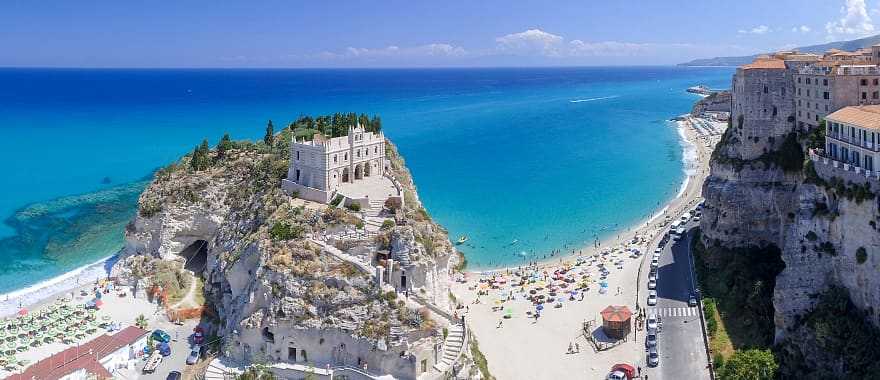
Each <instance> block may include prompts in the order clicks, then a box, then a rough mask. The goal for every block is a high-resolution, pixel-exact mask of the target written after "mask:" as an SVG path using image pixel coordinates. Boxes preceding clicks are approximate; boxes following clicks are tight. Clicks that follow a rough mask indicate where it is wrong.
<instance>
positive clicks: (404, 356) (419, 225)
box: [113, 114, 480, 379]
mask: <svg viewBox="0 0 880 380" xmlns="http://www.w3.org/2000/svg"><path fill="white" fill-rule="evenodd" d="M322 120H325V121H326V122H327V123H326V126H324V125H322V123H321V121H322ZM361 124H363V125H364V127H362V126H361ZM316 128H318V129H316ZM323 130H326V132H327V133H325V132H324V131H323ZM364 136H369V140H370V141H374V139H380V140H375V141H374V142H376V143H377V144H381V146H382V151H381V153H380V152H379V151H378V149H376V150H375V152H373V153H372V154H373V155H372V156H371V157H373V158H372V160H371V161H369V162H367V164H364V165H368V164H371V163H372V164H375V165H376V166H374V167H372V172H371V168H367V167H365V166H361V164H360V163H359V162H358V161H356V160H355V154H356V155H357V157H360V156H361V149H360V148H358V147H360V145H359V144H357V143H355V142H356V141H359V140H360V139H361V138H363V137H364ZM306 142H308V144H310V146H315V145H316V144H318V145H322V144H326V146H327V147H329V146H332V144H347V143H348V142H352V145H351V146H348V145H346V147H347V149H350V151H351V152H352V155H351V157H349V156H348V154H347V153H346V155H345V158H344V160H345V162H348V161H349V159H350V161H351V162H350V164H340V165H342V166H345V168H344V170H345V171H346V172H345V177H344V178H338V179H339V180H341V181H339V184H341V185H343V186H347V188H346V189H349V190H350V189H352V188H353V189H359V190H364V189H365V188H367V187H369V186H371V185H370V184H371V183H372V182H369V181H371V180H372V181H386V182H388V183H392V184H393V185H394V186H397V187H396V188H395V189H396V190H395V191H397V193H396V194H399V195H400V196H399V197H389V198H388V199H386V200H384V201H383V202H379V203H378V204H377V201H376V199H372V200H371V201H370V200H364V199H359V198H358V197H354V196H350V193H349V195H346V193H345V192H344V191H342V190H338V189H334V190H332V191H330V192H329V198H327V199H326V200H327V202H326V203H323V202H316V201H311V200H306V199H303V198H301V197H300V195H301V194H302V193H301V192H300V191H298V190H300V189H294V190H292V189H290V188H288V187H287V186H284V189H283V188H282V187H283V186H282V181H291V182H292V183H294V182H302V180H301V178H298V177H297V176H298V175H300V174H299V173H300V172H299V166H298V165H300V164H301V163H302V162H300V161H301V160H300V159H302V160H305V159H306V157H305V156H306V153H305V152H301V149H302V147H303V144H304V143H306ZM322 146H324V145H322ZM355 150H357V153H355ZM365 150H370V148H369V147H367V148H365ZM301 154H302V155H303V157H300V155H301ZM369 154H370V152H368V155H369ZM292 158H293V159H292ZM327 158H329V153H328V156H327ZM312 159H314V156H312ZM334 160H335V161H336V162H339V161H342V160H343V157H342V156H341V155H340V156H339V157H338V158H337V157H334ZM303 162H304V161H303ZM325 164H326V163H325ZM355 165H357V169H356V171H355V170H352V172H351V173H349V172H348V168H349V166H350V167H354V166H355ZM325 166H326V165H325ZM363 170H366V171H363ZM297 180H300V181H297ZM376 183H378V182H376ZM313 190H314V189H313ZM337 190H338V191H337ZM364 191H368V189H367V190H364ZM463 264H464V263H463V257H462V256H460V255H459V254H458V253H457V252H456V250H455V249H454V247H453V245H452V244H451V243H450V241H449V237H448V236H447V232H446V231H445V230H444V229H443V228H442V227H441V226H439V225H438V224H436V223H435V222H434V221H433V220H432V219H431V218H430V216H429V214H428V213H427V211H426V210H425V209H424V207H423V206H422V204H421V202H420V201H419V198H418V194H417V192H416V189H415V185H414V184H413V181H412V178H411V176H410V173H409V171H408V170H407V168H406V166H405V164H404V161H403V159H402V157H401V156H400V155H399V153H398V152H397V150H396V148H395V147H394V145H393V144H392V143H391V142H390V141H388V140H386V139H385V138H384V136H383V135H382V134H381V131H380V124H379V122H378V121H377V118H374V119H373V120H369V119H365V116H361V117H360V118H359V117H357V116H355V115H354V114H350V115H339V114H337V115H335V116H334V117H332V118H331V117H329V116H328V117H326V119H322V118H321V117H319V118H318V123H315V119H312V118H310V117H308V118H300V119H299V120H297V122H294V123H292V124H291V125H290V127H288V128H284V129H283V130H282V131H281V132H280V133H278V134H275V133H274V131H273V126H272V124H271V122H270V124H269V126H268V127H267V132H266V137H265V138H264V140H263V141H260V142H257V143H252V142H248V141H232V140H231V139H230V138H229V136H228V135H227V136H224V137H223V139H221V140H220V142H219V144H218V145H217V146H216V147H214V148H213V149H212V148H210V147H209V146H208V143H207V142H203V143H202V144H201V145H200V146H198V147H196V149H195V150H194V151H193V152H192V153H191V154H189V155H187V156H185V157H183V158H182V159H181V160H180V161H179V162H177V163H175V164H172V165H170V166H168V167H166V168H163V169H161V170H159V171H158V172H157V173H156V175H155V178H154V179H153V181H152V183H150V185H149V186H148V187H147V189H146V190H145V191H144V193H143V194H142V195H141V196H140V200H139V213H138V215H137V217H136V218H135V219H134V220H132V221H131V223H130V224H129V225H128V227H127V228H126V246H125V249H124V253H123V257H122V259H121V260H120V261H119V263H118V264H117V265H116V267H115V268H114V270H113V271H114V274H115V275H116V276H117V277H118V278H119V279H124V280H125V281H126V282H128V283H129V284H132V285H135V286H136V287H137V288H139V289H155V288H156V287H161V288H162V289H164V290H166V291H168V290H169V289H171V290H172V291H175V290H176V291H177V292H183V293H185V292H186V290H185V284H188V283H190V282H192V281H195V282H197V283H199V284H203V285H201V286H203V288H204V299H205V307H204V312H203V315H204V316H203V320H211V321H213V323H212V325H211V326H212V328H213V330H214V331H212V333H213V334H216V336H217V337H218V340H219V341H221V343H222V344H219V346H220V349H219V351H220V352H218V355H219V356H220V359H218V360H219V361H220V362H222V365H221V364H217V365H216V366H219V367H222V368H224V370H223V371H224V372H240V371H241V370H243V369H244V368H245V367H247V366H249V365H252V364H260V365H262V366H264V367H266V368H268V369H270V370H271V371H273V372H275V373H276V374H279V375H283V376H285V377H287V376H290V377H292V378H296V377H297V376H304V375H305V374H318V375H321V376H329V375H330V374H334V373H335V374H336V375H337V376H338V375H346V376H348V377H347V378H357V379H361V378H379V377H380V376H391V377H393V378H397V379H416V378H418V379H432V378H441V377H443V376H447V375H448V374H452V373H457V374H459V376H462V377H464V378H468V377H477V378H478V377H479V376H480V370H479V369H478V368H476V367H475V366H473V365H472V361H471V360H470V359H469V358H468V357H469V356H470V354H469V353H468V352H466V351H467V349H466V348H467V342H468V336H467V332H466V328H465V326H464V324H463V319H459V318H458V317H457V316H454V315H453V314H454V313H453V310H451V309H450V302H449V286H450V283H451V282H452V276H453V275H454V273H455V272H456V270H459V269H461V268H462V267H463ZM159 267H163V268H164V267H170V268H171V269H170V273H171V274H166V275H159V276H157V273H156V268H159ZM185 278H192V279H193V280H183V281H180V280H181V279H185ZM144 291H146V290H144ZM182 298H186V296H184V297H182ZM214 375H215V376H218V374H214ZM221 375H222V374H221ZM208 376H209V377H210V376H211V372H210V370H209V373H208ZM322 378H324V377H322ZM382 378H385V377H382ZM389 378H390V377H389Z"/></svg>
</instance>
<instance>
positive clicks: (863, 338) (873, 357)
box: [779, 287, 880, 379]
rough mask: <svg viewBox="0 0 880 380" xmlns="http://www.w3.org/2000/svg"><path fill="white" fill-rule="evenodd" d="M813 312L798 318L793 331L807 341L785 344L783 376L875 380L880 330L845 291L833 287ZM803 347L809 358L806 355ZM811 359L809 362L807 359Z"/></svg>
mask: <svg viewBox="0 0 880 380" xmlns="http://www.w3.org/2000/svg"><path fill="white" fill-rule="evenodd" d="M817 297H818V302H817V303H816V305H815V306H814V307H813V309H812V310H811V311H810V312H808V313H807V314H806V315H804V316H803V317H802V318H799V320H798V321H797V324H796V326H795V327H794V330H804V331H801V332H800V333H799V334H796V335H798V336H801V337H807V338H806V341H800V342H792V341H789V340H786V341H784V342H782V344H781V345H780V349H779V356H780V358H781V364H782V367H781V372H782V374H783V375H784V376H785V378H791V379H832V378H840V377H839V374H841V373H845V374H847V377H846V378H847V379H876V378H877V376H878V374H880V330H878V329H877V328H876V327H874V325H872V324H871V323H870V322H869V321H868V319H869V318H872V317H873V314H874V310H871V309H869V310H868V311H861V310H860V309H859V308H857V307H856V306H855V305H854V304H853V303H852V301H851V300H850V296H849V293H848V292H847V291H846V289H845V288H841V287H831V288H829V289H828V290H827V291H825V292H824V293H822V294H820V295H817ZM804 347H809V348H807V350H808V352H809V354H808V355H805V353H804ZM806 357H810V359H809V360H808V359H806Z"/></svg>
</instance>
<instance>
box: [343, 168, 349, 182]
mask: <svg viewBox="0 0 880 380" xmlns="http://www.w3.org/2000/svg"><path fill="white" fill-rule="evenodd" d="M348 177H350V175H349V173H348V168H342V182H350V181H349V178H348Z"/></svg>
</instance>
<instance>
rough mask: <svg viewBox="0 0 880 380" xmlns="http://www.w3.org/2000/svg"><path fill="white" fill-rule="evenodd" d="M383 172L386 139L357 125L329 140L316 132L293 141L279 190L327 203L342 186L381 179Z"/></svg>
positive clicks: (385, 164) (385, 166)
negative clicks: (344, 133)
mask: <svg viewBox="0 0 880 380" xmlns="http://www.w3.org/2000/svg"><path fill="white" fill-rule="evenodd" d="M385 170H387V162H386V160H385V136H384V135H383V134H382V132H378V133H373V132H367V131H365V130H364V128H363V127H361V126H360V125H357V126H356V127H353V128H349V130H348V135H347V136H342V137H333V138H329V139H328V138H326V137H325V136H324V135H322V134H319V133H316V134H315V135H314V136H313V137H312V139H311V140H303V141H297V140H296V139H294V141H293V143H292V144H291V145H290V168H289V169H288V171H287V179H284V180H283V181H282V188H283V189H284V190H285V191H287V192H288V193H293V192H296V193H298V194H299V197H300V198H303V199H307V200H310V201H315V202H321V203H328V202H330V200H332V199H333V197H335V196H336V194H337V192H339V191H340V189H341V188H342V187H343V186H344V184H356V183H359V182H362V181H364V180H366V179H369V178H371V177H379V178H381V177H382V175H383V174H384V172H385Z"/></svg>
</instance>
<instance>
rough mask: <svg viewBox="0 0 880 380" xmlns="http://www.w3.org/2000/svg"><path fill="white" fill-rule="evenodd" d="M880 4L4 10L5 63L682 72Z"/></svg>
mask: <svg viewBox="0 0 880 380" xmlns="http://www.w3.org/2000/svg"><path fill="white" fill-rule="evenodd" d="M874 19H878V21H880V0H870V1H869V0H799V1H796V0H772V1H769V0H738V1H720V0H687V1H685V0H663V1H657V0H629V1H617V0H608V1H596V0H578V1H575V0H559V1H546V0H545V1H516V0H507V1H498V0H445V1H412V0H410V1H403V0H401V1H398V0H392V1H381V0H374V1H366V0H362V1H344V0H339V1H333V0H320V1H300V0H266V1H260V0H250V1H237V0H236V1H233V0H227V1H217V0H211V1H208V0H180V1H172V0H168V1H136V0H131V1H128V0H123V1H119V0H109V1H108V0H89V1H70V0H39V1H34V0H4V1H2V2H0V66H16V67H32V66H50V67H438V66H545V65H549V66H559V65H642V64H673V63H678V62H682V61H687V60H690V59H693V58H704V57H712V56H719V55H746V54H752V53H758V52H764V51H769V50H778V49H784V48H791V47H795V46H802V45H808V44H815V43H822V42H827V41H834V40H847V39H854V38H858V37H863V36H866V35H872V34H877V33H880V31H877V30H875V27H874V21H873V20H874Z"/></svg>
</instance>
